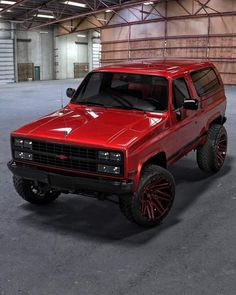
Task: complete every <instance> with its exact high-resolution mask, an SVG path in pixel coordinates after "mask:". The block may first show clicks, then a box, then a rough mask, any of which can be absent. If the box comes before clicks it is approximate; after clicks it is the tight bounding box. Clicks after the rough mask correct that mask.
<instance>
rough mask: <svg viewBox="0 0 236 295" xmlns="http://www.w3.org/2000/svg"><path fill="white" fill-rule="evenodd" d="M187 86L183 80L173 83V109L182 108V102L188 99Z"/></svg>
mask: <svg viewBox="0 0 236 295" xmlns="http://www.w3.org/2000/svg"><path fill="white" fill-rule="evenodd" d="M189 98H190V95H189V91H188V86H187V84H186V82H185V79H184V78H178V79H176V80H174V81H173V104H174V108H175V109H179V108H180V107H182V105H183V103H184V100H185V99H189Z"/></svg>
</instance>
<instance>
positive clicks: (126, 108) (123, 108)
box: [107, 106, 146, 113]
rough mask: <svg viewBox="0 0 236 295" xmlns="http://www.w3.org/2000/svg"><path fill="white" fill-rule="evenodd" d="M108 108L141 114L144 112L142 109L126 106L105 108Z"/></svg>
mask: <svg viewBox="0 0 236 295" xmlns="http://www.w3.org/2000/svg"><path fill="white" fill-rule="evenodd" d="M107 107H108V108H112V109H122V110H135V111H141V112H144V113H145V112H146V111H145V110H143V109H139V108H135V107H131V106H130V107H128V106H107Z"/></svg>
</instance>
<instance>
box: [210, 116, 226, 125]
mask: <svg viewBox="0 0 236 295" xmlns="http://www.w3.org/2000/svg"><path fill="white" fill-rule="evenodd" d="M225 121H226V118H225V117H223V116H219V117H217V118H216V119H214V120H213V121H212V122H211V123H210V126H211V125H213V124H220V125H221V124H224V123H225Z"/></svg>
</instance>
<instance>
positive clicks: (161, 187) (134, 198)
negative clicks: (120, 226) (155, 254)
mask: <svg viewBox="0 0 236 295" xmlns="http://www.w3.org/2000/svg"><path fill="white" fill-rule="evenodd" d="M174 196H175V183H174V179H173V176H172V175H171V174H170V172H168V171H167V170H166V169H163V168H161V167H159V166H155V165H149V166H147V167H146V168H145V169H144V171H143V174H142V177H141V180H140V185H139V189H138V191H137V192H136V193H134V194H133V195H131V196H130V195H129V196H121V197H120V209H121V211H122V212H123V213H124V215H125V216H126V217H127V218H128V219H129V220H130V221H132V222H135V223H137V224H139V225H141V226H146V227H153V226H156V225H157V224H159V223H160V222H161V221H162V220H163V218H165V217H166V215H167V214H168V213H169V211H170V209H171V206H172V204H173V201H174Z"/></svg>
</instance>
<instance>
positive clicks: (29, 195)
mask: <svg viewBox="0 0 236 295" xmlns="http://www.w3.org/2000/svg"><path fill="white" fill-rule="evenodd" d="M13 183H14V187H15V189H16V191H17V193H18V194H19V195H20V196H21V197H22V198H23V199H24V200H25V201H27V202H29V203H31V204H35V205H47V204H50V203H52V202H53V201H54V200H56V199H57V198H58V197H59V195H60V192H58V191H55V190H47V191H46V192H43V193H42V192H39V191H38V192H37V189H36V188H35V187H34V182H33V181H32V180H28V179H24V178H21V177H18V176H13Z"/></svg>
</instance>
